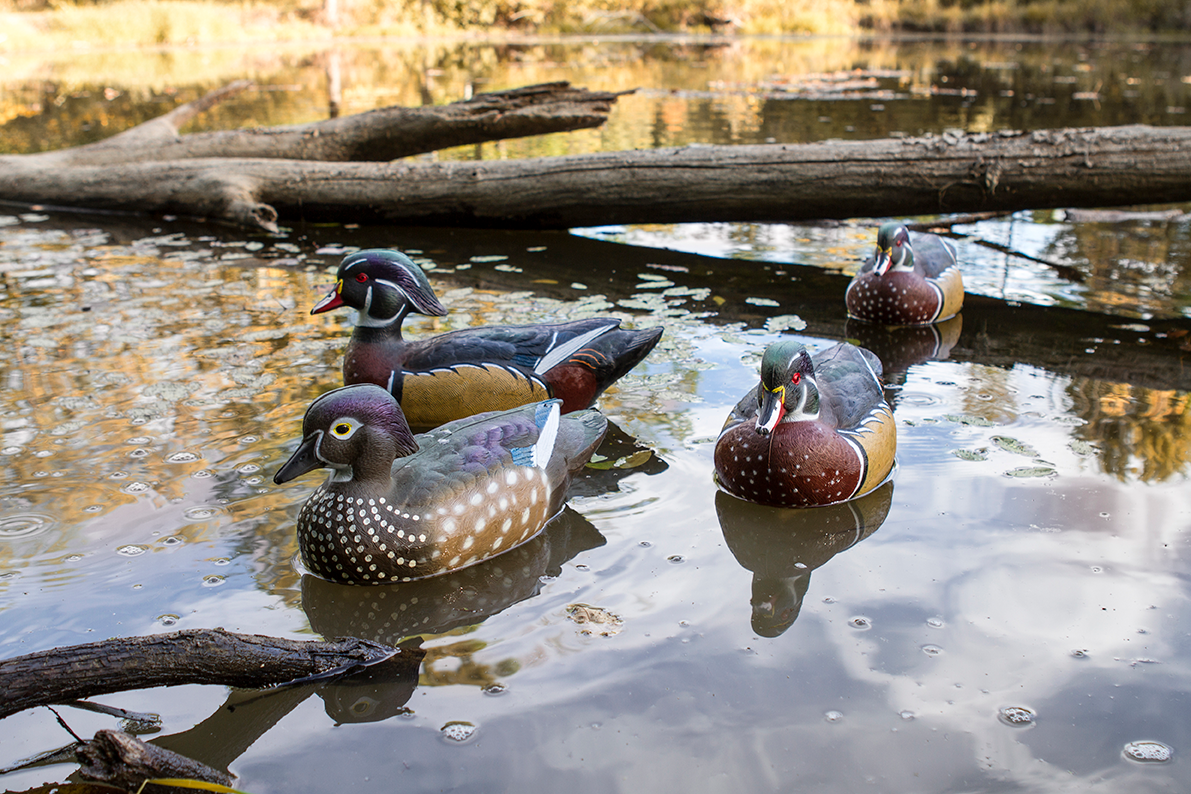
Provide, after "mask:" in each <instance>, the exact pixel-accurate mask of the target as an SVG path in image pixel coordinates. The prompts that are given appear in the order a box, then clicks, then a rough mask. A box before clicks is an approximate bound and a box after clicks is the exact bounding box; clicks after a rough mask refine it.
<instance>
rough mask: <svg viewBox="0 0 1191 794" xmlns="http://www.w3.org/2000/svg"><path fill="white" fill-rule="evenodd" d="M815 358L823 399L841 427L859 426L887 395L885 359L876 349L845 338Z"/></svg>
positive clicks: (838, 426) (824, 406)
mask: <svg viewBox="0 0 1191 794" xmlns="http://www.w3.org/2000/svg"><path fill="white" fill-rule="evenodd" d="M813 361H814V365H815V379H816V381H818V384H819V400H820V402H821V404H822V407H823V408H826V410H827V411H829V412H830V415H831V417H832V419H833V421H834V423H835V426H836V427H837V428H849V427H855V426H856V425H858V424H859V423H860V421H861V420H862V419H863V418H864V417H865V416H866V415H868V413H869V411H871V410H872V409H873V407H874V406H876V405H877V404H878V403H880V402H882V401H883V400H884V399H885V392H884V390H883V389H882V387H881V380H880V376H881V360H880V359H879V358H877V356H876V355H875V354H874V353H873V352H872V351H869V350H866V349H865V348H863V347H857V346H856V345H850V344H848V343H847V342H841V343H840V344H838V345H834V346H832V347H829V348H827V349H826V350H824V351H822V352H821V353H818V354H817V355H815V356H814V358H813Z"/></svg>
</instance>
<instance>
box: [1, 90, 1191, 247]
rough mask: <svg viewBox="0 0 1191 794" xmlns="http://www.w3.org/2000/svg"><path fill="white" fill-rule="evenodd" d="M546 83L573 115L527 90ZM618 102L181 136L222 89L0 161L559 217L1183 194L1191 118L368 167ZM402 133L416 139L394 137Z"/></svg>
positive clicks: (83, 179)
mask: <svg viewBox="0 0 1191 794" xmlns="http://www.w3.org/2000/svg"><path fill="white" fill-rule="evenodd" d="M233 90H236V87H235V86H232V87H229V89H227V90H226V91H225V92H224V93H228V92H231V91H233ZM556 92H558V96H559V97H561V102H562V105H563V106H564V107H567V108H571V110H558V109H557V108H555V109H554V110H550V111H547V110H546V108H548V107H551V106H550V104H549V102H547V101H543V103H542V104H538V100H539V99H543V97H551V96H554V95H555V93H556ZM617 96H618V95H617V94H609V93H603V94H595V93H592V94H587V93H585V92H581V91H577V90H572V89H570V88H569V86H565V84H552V85H551V86H533V87H530V88H525V89H517V90H515V91H508V92H502V93H501V94H487V95H481V96H480V97H477V98H476V99H474V100H469V102H462V103H456V105H449V106H446V107H447V108H448V109H449V110H447V109H426V108H417V109H412V110H408V111H402V112H399V111H398V110H396V109H389V110H387V111H374V112H373V113H365V114H360V115H358V116H351V117H347V118H342V119H330V120H327V121H323V122H319V123H318V124H313V125H304V126H300V127H283V128H273V129H266V130H256V131H243V130H242V131H231V132H224V133H201V134H195V135H186V136H181V137H178V135H177V128H178V126H179V125H180V123H181V122H182V121H184V120H186V119H188V118H190V117H192V116H193V115H194V114H196V113H198V112H201V111H202V110H203V109H205V107H207V106H209V105H210V104H211V103H213V102H215V101H218V99H219V98H220V97H219V96H212V97H208V98H204V100H200V101H199V102H196V103H191V105H189V106H184V107H183V108H178V109H177V110H175V111H173V112H172V113H171V114H167V116H165V117H163V118H161V119H156V120H154V121H150V122H146V123H145V124H143V125H141V126H140V127H137V128H134V129H132V130H129V131H127V132H125V133H122V134H121V135H118V136H115V137H114V138H112V139H110V140H108V141H103V142H100V143H97V144H91V145H88V146H85V147H78V148H76V149H67V150H63V151H60V152H46V153H38V154H32V155H7V156H0V199H2V200H8V201H16V202H25V203H37V204H50V205H58V206H70V207H86V208H93V209H103V210H126V211H135V212H150V213H171V214H181V215H189V216H200V217H207V218H210V219H215V220H222V221H226V222H231V223H235V224H239V225H243V226H248V227H254V228H261V229H266V230H270V231H275V230H276V229H277V228H278V222H279V220H284V221H287V222H292V221H297V220H301V219H305V220H311V221H352V222H360V221H377V222H385V223H400V224H410V225H414V224H416V225H425V224H445V225H454V226H460V225H467V226H488V227H499V226H503V227H519V228H567V227H573V226H595V225H604V224H612V223H666V222H695V221H800V220H809V219H827V218H851V217H879V216H890V215H918V214H934V213H944V212H1004V211H1015V210H1021V209H1040V208H1052V207H1101V206H1125V205H1131V204H1155V203H1163V202H1178V201H1187V200H1191V178H1189V177H1191V128H1188V127H1162V128H1157V127H1149V126H1143V125H1133V126H1126V127H1110V128H1098V129H1060V130H1046V131H1036V132H1028V133H1025V132H1000V133H991V134H990V133H980V134H970V135H956V134H951V133H948V134H946V135H942V136H935V135H927V136H923V137H919V138H909V139H898V140H876V141H823V142H819V143H809V144H768V145H744V146H688V147H684V148H672V149H656V150H646V151H626V152H605V153H599V154H589V155H574V156H566V157H543V158H530V159H524V160H503V161H480V162H461V161H452V162H447V161H443V162H374V161H375V160H386V159H391V158H395V157H399V156H402V155H404V154H408V153H410V152H412V151H426V150H427V148H440V147H445V146H454V145H459V144H460V143H465V142H478V141H481V140H489V139H493V138H496V137H512V136H515V135H516V136H520V135H529V134H537V133H540V132H549V131H556V130H558V129H574V128H578V127H580V126H595V125H598V124H599V123H602V121H603V119H604V118H605V116H606V113H607V111H608V108H609V107H610V106H611V103H612V102H613V101H615V99H616V97H617ZM518 102H525V103H526V104H524V105H518V104H517V103H518ZM382 117H384V118H383V120H382ZM477 119H483V121H482V122H478V121H477ZM546 120H548V121H549V123H547V121H546ZM406 128H408V130H410V134H411V135H412V136H413V137H415V138H417V139H418V140H419V141H420V143H419V144H418V145H416V146H409V145H396V144H394V143H393V141H395V140H396V139H397V138H398V137H400V135H399V131H400V130H401V129H406ZM365 161H367V162H365Z"/></svg>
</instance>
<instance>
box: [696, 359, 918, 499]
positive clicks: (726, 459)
mask: <svg viewBox="0 0 1191 794" xmlns="http://www.w3.org/2000/svg"><path fill="white" fill-rule="evenodd" d="M880 371H881V362H880V361H879V360H878V359H877V357H876V356H874V355H873V354H872V353H870V352H869V351H867V350H865V349H864V348H860V347H856V346H855V345H850V344H847V343H846V342H844V343H840V344H838V345H835V346H833V347H830V348H828V349H826V350H824V351H822V352H820V353H818V354H817V355H815V356H814V357H813V358H812V356H811V354H810V352H809V351H808V350H807V349H806V348H805V347H804V346H803V345H802V344H800V343H799V342H796V341H794V340H792V339H791V340H785V341H781V342H776V343H774V344H772V345H770V346H769V347H768V348H766V350H765V354H764V356H763V357H762V359H761V383H760V384H759V385H758V386H757V388H756V389H754V390H753V391H751V392H749V393H748V394H747V395H745V396H744V398H743V399H742V400H741V401H740V402H739V403H738V404H737V405H736V407H735V408H734V409H732V413H731V414H730V415H729V416H728V420H727V421H726V422H725V423H724V427H723V429H722V430H721V431H720V437H719V439H718V440H717V441H716V444H715V473H716V479H717V481H718V482H719V484H720V486H721V487H722V488H723V489H724V490H725V491H727V492H728V493H730V494H732V495H733V496H735V497H737V498H739V499H744V500H747V501H749V502H757V503H759V504H764V505H772V506H775V507H810V506H813V505H827V504H834V503H836V502H843V501H845V500H848V499H852V498H854V497H857V496H862V495H864V494H866V493H868V492H869V491H871V490H873V489H874V488H876V487H877V486H879V485H880V484H881V483H882V482H884V481H885V479H886V478H887V477H888V476H889V473H890V472H891V471H892V470H893V463H894V454H895V452H896V450H897V428H896V426H895V424H894V420H893V411H892V410H891V409H890V407H889V404H888V403H887V402H886V401H885V396H884V393H883V391H882V389H881V381H880V379H879V377H878V373H880Z"/></svg>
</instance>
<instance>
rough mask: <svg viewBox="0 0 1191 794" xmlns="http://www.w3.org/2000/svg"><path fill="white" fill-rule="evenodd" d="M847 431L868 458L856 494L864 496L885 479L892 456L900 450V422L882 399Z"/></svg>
mask: <svg viewBox="0 0 1191 794" xmlns="http://www.w3.org/2000/svg"><path fill="white" fill-rule="evenodd" d="M848 435H850V436H851V437H852V438H853V439H855V440H856V442H857V443H859V444H860V446H861V448H862V449H863V450H864V455H865V457H866V458H867V461H868V466H867V468H866V469H865V471H864V481H863V482H862V483H860V487H859V488H857V489H856V494H855V495H856V496H861V495H863V494H866V493H868V492H869V491H871V490H873V489H874V488H876V487H877V486H878V485H880V484H881V483H883V482H885V478H886V477H888V476H889V470H890V469H892V468H893V458H894V455H896V454H897V423H896V422H895V421H894V419H893V412H892V411H890V410H889V406H888V405H885V404H884V403H882V404H881V405H879V406H877V407H876V408H875V409H874V410H873V412H872V413H871V414H869V415H868V417H866V418H865V420H864V421H863V422H861V423H860V426H859V427H857V428H856V429H855V430H854V431H849V432H848Z"/></svg>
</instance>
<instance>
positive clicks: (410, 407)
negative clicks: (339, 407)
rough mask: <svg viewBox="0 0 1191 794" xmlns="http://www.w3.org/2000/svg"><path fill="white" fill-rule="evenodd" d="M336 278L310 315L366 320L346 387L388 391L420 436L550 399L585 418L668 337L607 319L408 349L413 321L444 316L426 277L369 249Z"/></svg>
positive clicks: (486, 330) (352, 350)
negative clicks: (407, 322)
mask: <svg viewBox="0 0 1191 794" xmlns="http://www.w3.org/2000/svg"><path fill="white" fill-rule="evenodd" d="M337 277H338V280H337V282H336V284H335V289H334V291H332V292H331V293H330V294H329V295H327V296H326V297H325V298H324V299H323V300H321V301H319V302H318V304H316V305H315V307H314V308H313V309H312V310H311V314H319V313H321V312H326V311H330V310H332V309H337V308H339V307H341V306H348V307H351V308H354V309H357V310H359V319H358V320H357V324H356V328H355V330H354V331H353V332H352V337H351V341H350V342H348V345H347V350H346V351H345V353H344V357H343V380H344V383H347V384H354V383H375V384H377V385H378V386H383V387H385V388H386V389H388V390H389V392H390V393H392V394H393V396H394V397H396V398H397V400H398V402H400V403H401V407H402V410H403V411H404V412H405V416H406V418H407V420H408V421H409V422H410V423H411V424H413V425H415V426H419V427H432V426H434V425H438V424H442V423H443V422H448V421H451V420H453V419H461V418H463V417H465V416H470V415H472V414H475V413H481V412H483V411H497V410H504V409H507V408H513V407H515V406H518V405H524V404H526V403H531V402H538V401H540V400H545V399H549V398H551V397H554V398H558V399H560V400H561V401H562V410H563V413H569V412H571V411H578V410H582V409H584V408H588V407H590V406H591V405H592V404H594V403H595V400H596V398H597V397H599V396H600V394H602V393H603V391H604V390H605V389H607V388H608V386H610V385H611V384H612V383H613V382H614V381H616V380H617V379H618V378H620V377H622V376H623V375H625V374H626V373H627V372H628V371H629V370H631V369H632V368H633V367H635V366H637V364H639V363H641V360H642V359H644V358H645V356H646V355H648V354H649V351H651V350H653V348H654V345H656V344H657V342H658V339H660V338H661V336H662V328H661V327H660V326H659V327H656V328H646V329H643V330H639V331H636V330H627V329H622V328H621V327H620V320H618V319H616V318H611V317H609V318H591V319H585V320H575V321H573V322H567V323H554V324H539V325H510V326H487V327H482V328H465V329H462V330H458V331H452V332H450V333H446V334H442V335H441V336H436V337H432V338H430V339H422V340H416V341H407V340H405V339H403V338H402V335H401V324H402V321H403V320H404V319H405V316H406V315H407V314H409V313H410V312H414V313H418V314H425V315H429V316H431V317H442V316H444V315H445V314H446V313H447V310H446V309H445V308H444V307H443V305H442V304H441V303H439V301H438V298H437V297H435V295H434V290H433V289H432V288H431V286H430V282H429V280H428V279H427V278H426V275H425V273H423V272H422V269H421V268H420V267H418V266H417V265H416V264H415V263H414V262H413V261H412V260H411V259H410V258H409V257H407V256H406V255H405V254H402V253H401V252H399V251H393V250H389V249H371V250H365V251H359V252H357V253H354V254H351V255H349V256H347V257H346V258H344V260H343V262H342V263H341V264H340V265H339V271H338V274H337Z"/></svg>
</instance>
